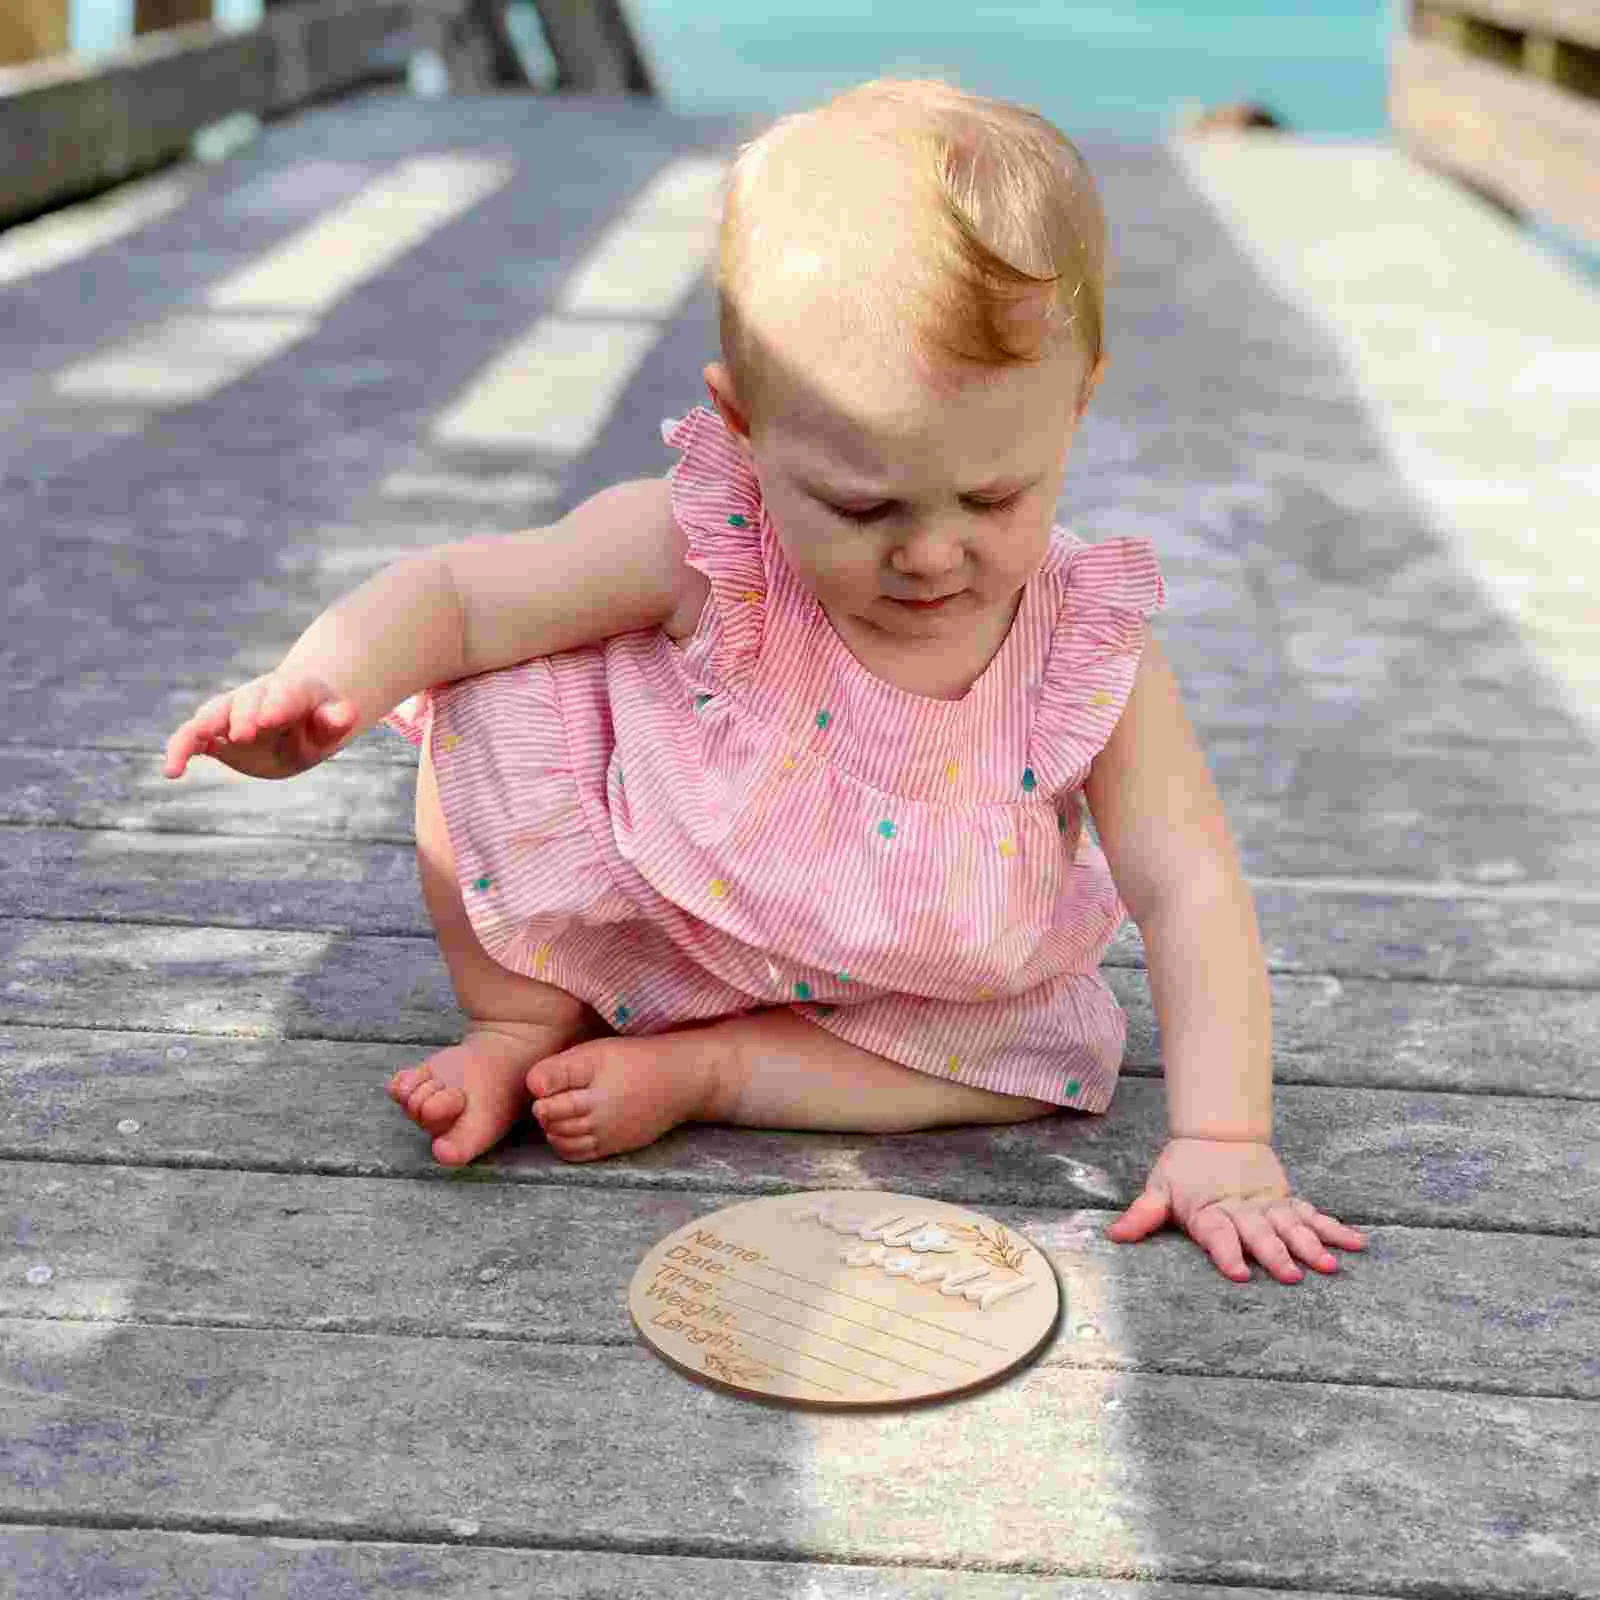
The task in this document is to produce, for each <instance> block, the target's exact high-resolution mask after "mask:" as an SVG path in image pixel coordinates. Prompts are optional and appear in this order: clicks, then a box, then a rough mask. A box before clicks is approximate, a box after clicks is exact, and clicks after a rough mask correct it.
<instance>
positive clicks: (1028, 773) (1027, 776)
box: [1022, 767, 1039, 794]
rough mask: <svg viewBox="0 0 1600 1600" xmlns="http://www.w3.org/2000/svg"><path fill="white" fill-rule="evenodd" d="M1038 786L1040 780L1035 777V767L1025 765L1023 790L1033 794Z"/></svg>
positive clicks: (1025, 792)
mask: <svg viewBox="0 0 1600 1600" xmlns="http://www.w3.org/2000/svg"><path fill="white" fill-rule="evenodd" d="M1038 787H1039V780H1038V779H1037V778H1036V777H1034V775H1033V768H1032V767H1024V768H1023V769H1022V792H1023V793H1024V794H1032V793H1033V791H1034V790H1035V789H1037V788H1038Z"/></svg>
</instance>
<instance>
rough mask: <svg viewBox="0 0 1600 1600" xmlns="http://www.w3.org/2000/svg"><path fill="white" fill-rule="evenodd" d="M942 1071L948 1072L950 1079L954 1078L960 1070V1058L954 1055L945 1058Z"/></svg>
mask: <svg viewBox="0 0 1600 1600" xmlns="http://www.w3.org/2000/svg"><path fill="white" fill-rule="evenodd" d="M944 1070H945V1071H946V1072H948V1073H949V1074H950V1075H951V1077H954V1076H955V1075H956V1073H958V1072H959V1071H960V1070H961V1057H960V1056H958V1055H954V1054H951V1055H948V1056H946V1057H945V1059H944Z"/></svg>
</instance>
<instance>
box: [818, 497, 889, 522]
mask: <svg viewBox="0 0 1600 1600" xmlns="http://www.w3.org/2000/svg"><path fill="white" fill-rule="evenodd" d="M823 504H824V505H825V506H827V508H828V509H829V510H830V511H831V512H832V513H833V514H834V516H836V517H843V518H844V519H845V521H846V522H876V521H877V520H878V518H879V517H882V516H884V515H885V514H887V513H888V512H889V511H891V510H893V509H894V501H892V500H885V501H883V502H882V504H880V505H875V506H863V507H859V508H858V507H855V506H836V505H834V504H832V503H831V502H830V501H827V500H824V501H823Z"/></svg>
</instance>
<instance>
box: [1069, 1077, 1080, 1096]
mask: <svg viewBox="0 0 1600 1600" xmlns="http://www.w3.org/2000/svg"><path fill="white" fill-rule="evenodd" d="M1082 1093H1083V1085H1082V1084H1081V1083H1079V1082H1078V1080H1077V1079H1076V1078H1068V1079H1067V1094H1068V1095H1069V1096H1070V1097H1071V1098H1072V1099H1074V1100H1076V1099H1077V1098H1078V1096H1079V1095H1080V1094H1082Z"/></svg>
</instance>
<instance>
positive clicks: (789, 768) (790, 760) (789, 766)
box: [783, 756, 794, 772]
mask: <svg viewBox="0 0 1600 1600" xmlns="http://www.w3.org/2000/svg"><path fill="white" fill-rule="evenodd" d="M783 770H784V771H785V772H793V771H794V757H793V756H785V757H784V758H783Z"/></svg>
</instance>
